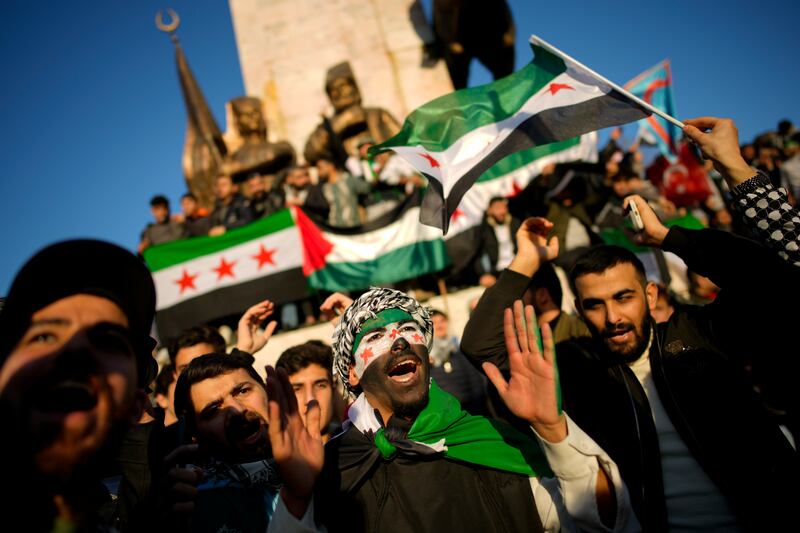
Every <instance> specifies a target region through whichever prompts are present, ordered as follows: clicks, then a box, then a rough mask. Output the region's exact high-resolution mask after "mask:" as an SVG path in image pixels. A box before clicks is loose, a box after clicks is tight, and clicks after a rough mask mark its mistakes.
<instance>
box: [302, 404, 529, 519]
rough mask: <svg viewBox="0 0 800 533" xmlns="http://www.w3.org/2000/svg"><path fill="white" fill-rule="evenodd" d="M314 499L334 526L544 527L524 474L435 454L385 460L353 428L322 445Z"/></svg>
mask: <svg viewBox="0 0 800 533" xmlns="http://www.w3.org/2000/svg"><path fill="white" fill-rule="evenodd" d="M390 425H391V419H390ZM314 501H315V503H316V505H317V508H316V509H315V514H316V517H317V520H318V521H319V522H321V523H322V524H324V525H325V526H326V527H327V529H328V531H331V532H338V531H347V532H348V533H350V532H353V533H357V532H360V531H375V532H378V531H379V532H381V533H384V532H393V531H396V532H402V533H406V532H409V531H414V532H420V533H421V532H439V531H481V532H487V533H492V532H501V531H508V532H517V531H526V532H536V531H542V524H541V521H540V520H539V515H538V512H537V510H536V507H535V505H534V500H533V495H532V493H531V486H530V481H529V479H528V477H527V476H524V475H520V474H511V473H508V472H502V471H499V470H494V469H490V468H483V467H479V466H475V465H470V464H466V463H460V462H455V461H450V460H447V459H444V458H442V457H441V456H438V455H437V456H433V457H420V456H419V455H414V454H413V453H412V454H411V455H407V456H404V455H403V453H402V452H400V453H399V454H398V455H397V456H395V457H393V458H392V459H390V460H384V459H383V458H382V456H381V455H380V452H379V451H378V449H377V448H376V447H375V445H374V444H373V440H372V437H371V436H370V435H365V434H363V433H361V432H360V431H359V430H358V429H356V428H355V426H350V428H349V429H348V430H347V431H345V432H344V433H342V434H341V435H339V436H337V437H336V438H334V439H331V440H330V441H329V442H328V444H327V445H326V446H325V466H324V469H323V472H322V476H321V478H320V480H319V481H318V483H317V495H316V497H315V498H314Z"/></svg>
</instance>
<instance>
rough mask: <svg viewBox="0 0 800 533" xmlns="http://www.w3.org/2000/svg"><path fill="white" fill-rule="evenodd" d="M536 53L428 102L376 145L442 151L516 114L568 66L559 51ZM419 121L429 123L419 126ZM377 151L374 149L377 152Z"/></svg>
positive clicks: (540, 49)
mask: <svg viewBox="0 0 800 533" xmlns="http://www.w3.org/2000/svg"><path fill="white" fill-rule="evenodd" d="M533 48H534V51H535V54H536V57H535V58H534V60H533V62H532V63H528V64H527V65H526V66H524V67H523V68H521V69H520V70H518V71H517V72H515V73H513V74H511V75H510V76H506V77H505V78H501V79H499V80H497V81H494V82H492V83H487V84H486V85H480V86H478V87H471V88H468V89H462V90H460V91H456V92H453V93H450V94H446V95H444V96H440V97H439V98H437V99H435V100H432V101H431V102H428V103H427V104H425V105H423V106H422V107H420V108H418V109H416V110H415V111H413V112H412V113H411V114H410V115H409V116H408V118H406V120H405V122H404V123H403V127H402V128H401V130H400V132H399V133H398V134H397V135H395V136H394V137H392V138H391V139H389V140H388V141H386V142H385V143H383V144H381V145H378V146H376V147H374V148H373V149H372V150H371V151H370V152H371V153H374V152H378V151H381V150H382V149H383V148H384V145H385V146H386V148H388V147H390V146H392V147H393V146H416V145H422V146H424V147H425V149H426V150H430V151H434V152H442V151H444V150H446V149H447V147H448V146H450V145H451V144H452V143H454V142H455V141H457V140H458V139H460V138H461V137H462V136H463V135H465V134H466V133H469V132H470V131H472V130H474V129H476V128H480V127H482V126H487V125H489V124H494V123H495V122H500V121H501V120H505V119H507V118H508V117H510V116H512V115H514V114H515V113H516V112H517V111H518V110H519V108H520V107H522V105H523V104H524V103H525V102H527V101H528V99H529V98H530V97H531V96H533V95H534V94H536V93H537V92H539V90H541V89H542V88H543V87H545V86H546V85H547V84H548V83H549V82H550V81H551V80H552V79H553V78H555V77H556V76H558V75H559V74H561V73H562V72H564V71H565V70H566V69H567V67H566V65H565V64H564V62H563V61H562V60H561V59H559V58H558V57H556V56H555V55H553V54H551V53H549V52H547V51H545V50H544V49H542V48H539V47H533ZM416 124H425V125H427V128H424V129H423V128H419V127H417V126H416ZM373 151H374V152H373Z"/></svg>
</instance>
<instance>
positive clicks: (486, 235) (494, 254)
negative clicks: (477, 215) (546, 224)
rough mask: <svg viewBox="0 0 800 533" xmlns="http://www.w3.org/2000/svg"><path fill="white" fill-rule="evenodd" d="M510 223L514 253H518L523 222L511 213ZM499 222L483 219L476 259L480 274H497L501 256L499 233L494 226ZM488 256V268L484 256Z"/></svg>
mask: <svg viewBox="0 0 800 533" xmlns="http://www.w3.org/2000/svg"><path fill="white" fill-rule="evenodd" d="M509 219H510V220H509V225H510V230H511V243H512V245H513V246H514V253H517V239H516V235H517V230H518V229H519V226H520V224H521V222H520V221H519V219H517V218H514V217H512V216H510V215H509ZM496 225H497V224H496V223H494V221H492V222H489V220H488V219H487V218H484V219H483V223H482V224H481V229H480V234H479V239H480V241H479V242H478V253H477V256H476V259H475V271H476V272H477V273H478V275H481V274H494V275H497V273H498V270H497V269H496V268H495V267H496V266H497V258H498V257H499V256H500V244H499V243H498V242H497V235H496V234H495V232H494V228H495V226H496ZM484 256H486V257H488V259H489V269H488V270H487V269H486V267H485V266H484V265H483V261H484V259H483V257H484Z"/></svg>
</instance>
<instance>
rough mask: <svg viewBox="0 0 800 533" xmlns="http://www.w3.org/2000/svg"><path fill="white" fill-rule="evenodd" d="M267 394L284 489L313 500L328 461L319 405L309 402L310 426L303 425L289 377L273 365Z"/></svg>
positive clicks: (272, 438) (271, 432) (274, 453)
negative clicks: (316, 483)
mask: <svg viewBox="0 0 800 533" xmlns="http://www.w3.org/2000/svg"><path fill="white" fill-rule="evenodd" d="M267 394H268V396H269V440H270V444H271V445H272V456H273V458H274V459H275V462H276V463H277V465H278V469H279V470H280V473H281V477H282V478H283V482H284V488H285V489H287V490H289V491H290V492H291V493H292V494H293V495H294V496H296V497H301V498H306V497H309V496H310V495H311V493H312V491H313V489H314V483H315V482H316V480H317V477H318V476H319V473H320V472H321V471H322V466H323V463H324V461H325V450H324V447H323V444H322V436H321V434H320V427H319V421H320V409H319V404H318V403H317V402H316V400H312V401H311V402H309V403H308V406H307V407H308V412H307V413H306V422H307V425H305V424H303V419H302V418H301V416H300V412H299V410H298V408H297V397H296V396H295V393H294V390H293V389H292V384H291V383H290V382H289V377H288V376H287V374H286V372H285V371H284V370H283V369H280V370H277V371H276V370H275V369H274V368H272V367H269V366H268V367H267Z"/></svg>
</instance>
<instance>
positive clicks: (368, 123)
mask: <svg viewBox="0 0 800 533" xmlns="http://www.w3.org/2000/svg"><path fill="white" fill-rule="evenodd" d="M325 92H327V93H328V98H329V99H330V101H331V104H332V105H333V110H334V112H333V116H332V117H330V118H328V117H324V116H323V117H322V124H320V125H319V126H317V128H316V129H315V130H314V131H313V132H312V133H311V135H310V136H309V137H308V141H307V142H306V146H305V150H304V152H303V155H304V156H305V158H306V161H307V162H309V163H310V164H312V165H313V164H315V163H316V162H317V161H318V160H319V159H322V158H326V159H330V160H332V161H334V162H337V163H339V164H344V159H346V158H347V156H351V155H357V154H358V145H359V144H360V143H361V142H362V141H365V140H372V141H373V142H376V143H381V142H383V141H385V140H387V139H389V138H391V137H392V136H394V135H395V134H396V133H397V132H398V131H400V124H399V123H398V122H397V120H396V119H395V118H394V117H393V116H392V115H391V114H390V113H389V112H388V111H386V110H385V109H383V108H380V107H364V106H362V105H361V92H360V91H359V89H358V84H357V83H356V79H355V76H354V75H353V71H352V69H351V68H350V63H348V62H344V63H339V64H338V65H336V66H334V67H331V68H330V69H329V70H328V73H327V77H326V80H325Z"/></svg>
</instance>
